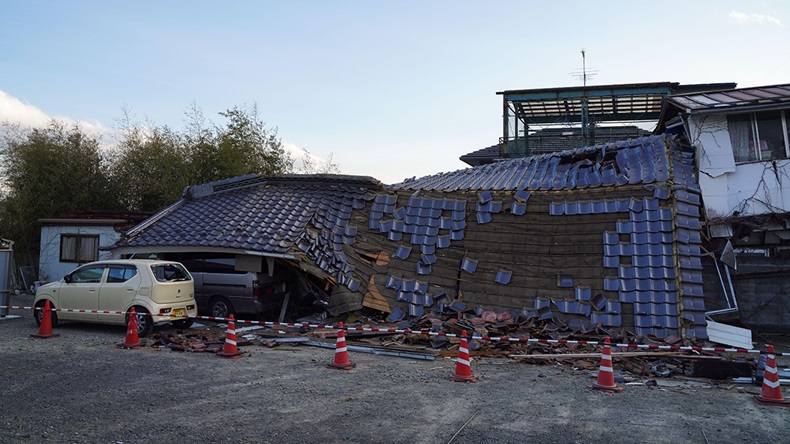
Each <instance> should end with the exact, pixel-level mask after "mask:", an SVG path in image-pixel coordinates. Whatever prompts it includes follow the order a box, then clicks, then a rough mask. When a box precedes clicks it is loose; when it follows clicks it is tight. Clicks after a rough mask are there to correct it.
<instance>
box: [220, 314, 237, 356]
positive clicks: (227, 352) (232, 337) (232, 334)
mask: <svg viewBox="0 0 790 444" xmlns="http://www.w3.org/2000/svg"><path fill="white" fill-rule="evenodd" d="M242 356H244V353H242V352H240V351H239V348H238V347H237V346H236V323H235V322H234V321H233V315H230V318H229V320H228V329H227V330H226V331H225V345H223V346H222V351H221V352H217V357H219V358H230V359H236V358H241V357H242Z"/></svg>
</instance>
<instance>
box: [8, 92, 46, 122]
mask: <svg viewBox="0 0 790 444" xmlns="http://www.w3.org/2000/svg"><path fill="white" fill-rule="evenodd" d="M49 120H50V117H49V116H48V115H47V114H46V113H45V112H44V111H41V110H40V109H38V108H36V107H35V106H33V105H30V104H27V103H24V102H22V101H21V100H19V99H17V98H16V97H12V96H10V95H9V94H8V93H6V92H5V91H2V90H0V122H8V123H18V124H20V125H21V126H24V127H31V128H39V127H42V126H45V125H46V124H47V122H49Z"/></svg>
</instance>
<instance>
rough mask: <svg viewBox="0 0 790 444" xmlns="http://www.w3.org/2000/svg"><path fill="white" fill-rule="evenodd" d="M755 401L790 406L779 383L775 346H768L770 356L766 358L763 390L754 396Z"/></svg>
mask: <svg viewBox="0 0 790 444" xmlns="http://www.w3.org/2000/svg"><path fill="white" fill-rule="evenodd" d="M754 402H756V403H758V404H763V405H775V406H780V407H790V401H788V400H786V399H785V398H784V397H783V396H782V388H781V386H780V385H779V371H778V370H777V369H776V355H774V346H773V345H769V346H768V356H767V357H766V359H765V373H764V375H763V391H762V393H761V394H759V395H755V396H754Z"/></svg>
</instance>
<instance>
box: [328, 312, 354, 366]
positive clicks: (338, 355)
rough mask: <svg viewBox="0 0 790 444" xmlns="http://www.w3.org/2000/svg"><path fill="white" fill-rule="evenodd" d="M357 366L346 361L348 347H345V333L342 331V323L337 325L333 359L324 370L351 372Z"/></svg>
mask: <svg viewBox="0 0 790 444" xmlns="http://www.w3.org/2000/svg"><path fill="white" fill-rule="evenodd" d="M356 366H357V365H356V364H354V363H352V362H351V361H350V360H349V359H348V347H346V333H345V331H344V330H343V323H342V322H340V323H338V324H337V342H336V343H335V359H334V361H333V362H332V363H331V364H327V365H326V368H335V369H338V370H351V369H352V368H354V367H356Z"/></svg>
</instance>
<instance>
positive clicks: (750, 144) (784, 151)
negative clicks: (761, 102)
mask: <svg viewBox="0 0 790 444" xmlns="http://www.w3.org/2000/svg"><path fill="white" fill-rule="evenodd" d="M788 117H790V113H788V112H787V111H784V110H782V111H762V112H758V113H748V114H735V115H731V116H727V129H728V131H729V133H730V142H731V143H732V151H733V154H735V161H736V162H754V161H763V162H765V161H769V160H775V159H787V158H788V157H790V130H789V128H790V125H788V121H787V119H788Z"/></svg>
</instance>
